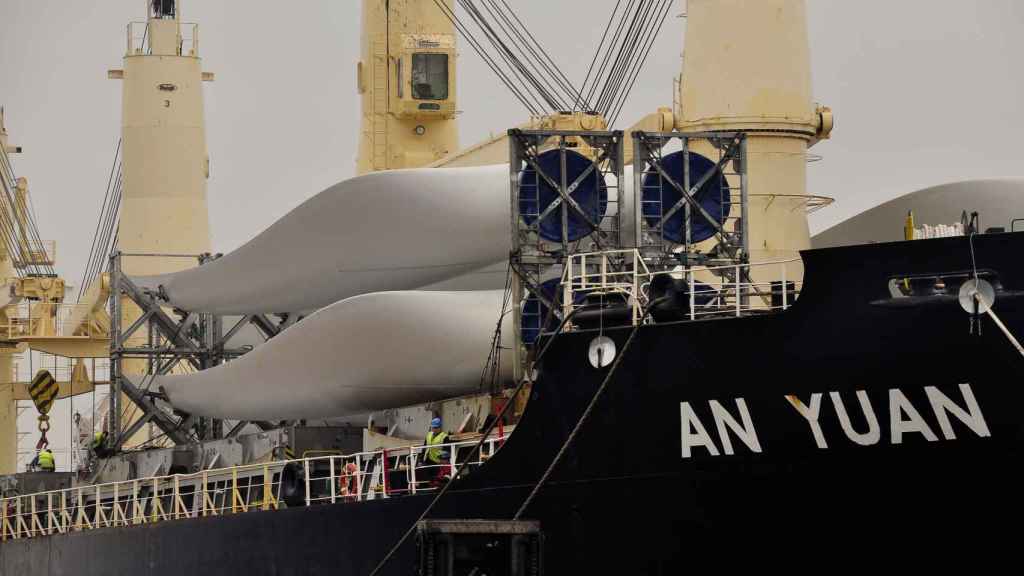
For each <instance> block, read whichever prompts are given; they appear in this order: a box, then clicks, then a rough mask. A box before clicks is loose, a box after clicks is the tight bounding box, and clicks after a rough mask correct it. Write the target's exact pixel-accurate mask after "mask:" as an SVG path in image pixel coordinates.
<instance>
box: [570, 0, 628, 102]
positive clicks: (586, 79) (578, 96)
mask: <svg viewBox="0 0 1024 576" xmlns="http://www.w3.org/2000/svg"><path fill="white" fill-rule="evenodd" d="M621 3H622V0H615V8H613V9H612V15H611V16H609V17H608V24H607V25H606V26H605V27H604V34H602V35H601V41H600V42H599V43H598V44H597V50H596V51H595V52H594V57H593V58H592V59H591V60H590V67H589V68H587V75H586V77H584V78H583V84H581V85H580V91H579V93H578V94H576V99H575V100H574V101H573V105H572V108H573V110H576V109H577V107H578V106H579V105H580V104H583V105H584V106H585V107H586V109H587V110H588V111H590V110H591V108H590V102H589V101H585V100H582V99H583V90H584V89H585V88H586V87H587V83H588V82H590V74H591V72H593V71H594V64H596V63H597V57H598V56H599V55H600V54H601V49H602V48H603V47H604V41H605V39H607V38H608V30H610V29H611V27H612V22H613V21H614V20H615V13H616V12H618V10H619V4H621ZM581 100H582V101H581Z"/></svg>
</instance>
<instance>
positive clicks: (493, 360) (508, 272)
mask: <svg viewBox="0 0 1024 576" xmlns="http://www.w3.org/2000/svg"><path fill="white" fill-rule="evenodd" d="M511 300H512V262H511V260H510V261H509V263H508V266H507V267H506V268H505V292H504V294H503V296H502V302H501V312H500V313H499V314H498V322H497V325H496V326H495V327H494V336H493V337H492V339H491V349H490V350H489V351H488V353H487V361H486V362H485V363H484V369H483V372H482V373H481V374H480V389H483V387H484V383H485V382H487V380H488V378H487V377H488V375H490V383H491V386H492V389H493V388H494V386H495V384H496V383H497V381H498V376H499V374H500V373H501V324H502V322H503V321H504V320H505V316H506V315H507V314H508V312H510V310H509V304H510V303H511Z"/></svg>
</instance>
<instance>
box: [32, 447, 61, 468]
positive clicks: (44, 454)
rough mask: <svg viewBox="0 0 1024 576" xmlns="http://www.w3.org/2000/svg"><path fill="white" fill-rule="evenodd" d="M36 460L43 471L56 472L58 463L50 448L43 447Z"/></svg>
mask: <svg viewBox="0 0 1024 576" xmlns="http://www.w3.org/2000/svg"><path fill="white" fill-rule="evenodd" d="M36 462H37V464H38V466H39V470H41V471H42V472H54V471H56V470H57V463H56V462H55V461H54V459H53V452H51V451H50V449H49V448H43V449H42V450H40V451H39V454H37V455H36Z"/></svg>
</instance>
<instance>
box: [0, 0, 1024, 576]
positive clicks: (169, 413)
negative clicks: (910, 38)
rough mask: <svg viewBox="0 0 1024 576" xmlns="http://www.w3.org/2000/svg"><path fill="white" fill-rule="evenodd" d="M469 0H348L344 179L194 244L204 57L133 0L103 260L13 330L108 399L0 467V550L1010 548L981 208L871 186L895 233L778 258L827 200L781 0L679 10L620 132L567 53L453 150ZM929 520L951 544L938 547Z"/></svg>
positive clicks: (525, 563) (743, 561) (573, 561)
mask: <svg viewBox="0 0 1024 576" xmlns="http://www.w3.org/2000/svg"><path fill="white" fill-rule="evenodd" d="M502 4H503V5H504V6H505V8H508V10H507V11H503V10H502V8H501V7H500V6H498V5H497V4H496V3H493V4H490V5H489V6H490V8H491V9H493V10H495V12H492V13H491V15H492V16H494V17H495V18H494V19H490V18H487V16H486V14H487V12H481V11H480V10H478V9H474V8H475V7H476V5H475V4H474V3H473V2H461V1H460V2H459V6H460V7H461V8H462V9H463V10H464V12H463V13H462V15H461V16H460V15H459V14H458V13H456V12H455V10H454V9H455V4H454V3H452V2H425V1H423V2H415V1H412V0H410V1H408V2H397V1H395V0H391V1H390V2H387V1H380V0H366V1H365V2H364V3H363V28H364V36H365V37H364V55H363V60H362V61H361V62H360V63H359V65H358V77H359V86H360V90H361V92H362V97H363V112H364V117H363V123H364V124H363V128H364V129H363V131H362V134H363V140H362V141H361V154H360V161H359V170H360V172H361V173H362V174H361V175H360V176H358V177H356V178H354V179H352V180H348V181H346V182H343V183H340V184H338V185H336V186H334V187H332V188H329V189H327V190H325V191H324V192H322V193H320V194H319V195H317V196H315V197H313V198H312V199H310V200H309V201H307V202H306V203H304V204H303V205H301V206H299V207H298V208H296V209H295V210H294V211H292V212H291V213H289V214H287V215H285V216H284V217H282V218H281V219H280V220H279V221H278V222H277V223H275V224H274V225H272V226H271V227H270V228H268V229H267V230H266V231H264V232H263V233H261V234H260V235H259V236H257V237H256V238H254V239H253V240H252V241H250V242H249V243H248V244H246V245H244V246H242V247H241V248H239V249H238V250H236V251H234V252H231V253H229V254H226V255H211V254H209V233H208V219H207V216H206V207H205V177H206V173H205V172H204V167H206V166H207V165H208V159H207V158H206V157H205V142H204V135H203V130H202V98H201V85H202V82H203V81H210V80H212V79H213V76H212V75H211V74H208V73H204V72H202V70H201V66H200V61H199V60H198V47H197V44H195V43H194V42H195V38H197V37H198V34H197V33H196V32H192V33H191V34H188V33H183V32H182V31H183V30H185V29H187V26H186V25H184V24H183V23H182V21H181V17H180V10H179V6H178V3H177V2H175V1H173V0H156V1H154V2H147V11H148V16H149V17H148V19H147V22H146V23H145V26H144V27H143V31H142V32H141V34H139V33H136V32H133V29H132V28H131V27H129V49H128V54H127V56H126V58H125V66H124V69H123V70H117V71H111V73H110V76H111V77H112V78H115V79H119V80H122V81H124V82H125V104H124V106H125V120H124V126H123V138H122V146H123V150H124V151H123V154H124V159H123V168H122V173H123V179H124V191H123V199H120V198H119V199H118V201H117V202H116V204H118V205H120V212H119V214H120V222H121V224H120V225H119V226H118V227H117V233H116V234H113V235H107V236H108V237H107V239H106V240H102V237H103V236H104V235H102V234H101V235H100V236H101V240H100V241H99V242H94V244H97V245H99V248H98V249H97V250H98V253H99V255H100V258H99V261H101V262H102V263H103V265H102V266H100V267H99V269H98V270H97V272H98V273H97V274H96V276H95V279H94V280H93V281H92V282H91V283H90V284H89V286H88V289H87V290H85V291H84V292H85V293H84V295H83V299H82V300H80V304H79V306H77V307H75V308H74V309H73V310H70V311H69V312H68V314H67V315H66V317H65V318H64V330H65V333H60V334H51V335H47V338H48V340H47V341H46V342H40V341H35V342H34V343H32V341H29V338H30V336H28V335H18V338H19V339H21V340H25V341H29V342H30V345H35V346H41V347H42V346H49V347H50V348H51V349H56V347H57V345H58V344H60V345H62V346H66V347H68V348H69V349H70V347H71V346H72V345H74V346H79V347H86V346H93V345H94V344H95V341H96V340H99V341H100V342H101V343H102V344H103V345H106V346H108V350H109V358H110V361H111V377H110V382H111V395H110V400H109V410H108V413H107V414H108V416H107V417H106V418H105V419H104V423H103V428H102V429H101V430H97V434H96V435H95V436H93V435H92V434H90V435H88V436H87V443H88V446H87V448H88V450H89V452H90V455H89V457H88V458H87V461H86V464H85V465H83V466H82V468H81V469H80V470H78V471H77V472H75V473H72V474H62V473H54V472H45V471H44V472H34V473H31V474H26V475H18V477H14V478H12V479H10V480H9V481H7V483H6V484H5V485H4V486H5V493H4V497H3V500H2V502H0V517H2V523H0V527H2V532H0V534H2V542H0V573H2V574H68V573H74V574H122V573H142V574H157V575H160V574H182V573H226V574H236V573H237V574H243V573H245V574H319V573H338V574H353V575H356V574H359V575H362V574H368V575H372V574H423V575H442V574H445V575H483V574H506V575H517V576H518V575H538V574H568V573H572V574H576V573H581V574H609V573H623V574H675V573H679V572H682V571H684V570H686V569H687V568H691V567H693V566H701V567H703V566H705V565H714V566H717V567H718V569H723V568H724V569H727V570H728V569H734V570H736V569H749V568H758V567H761V568H763V567H765V566H772V567H775V566H783V565H798V566H801V565H802V566H803V567H804V568H806V569H817V567H818V566H820V567H822V568H827V567H830V566H833V565H836V563H837V562H839V561H840V559H841V561H842V563H843V565H845V566H847V567H855V566H858V565H861V564H863V565H864V566H867V565H869V564H877V563H878V562H884V560H882V558H881V557H880V555H881V554H883V553H886V554H889V553H894V552H895V553H899V554H903V555H904V556H903V560H908V561H912V562H913V563H914V565H915V566H930V565H935V564H938V563H939V562H938V561H940V560H945V559H947V558H954V557H957V558H965V557H967V556H969V555H971V554H983V555H984V556H985V557H986V558H996V557H1001V556H1005V555H1006V550H1005V549H1000V548H999V546H1000V543H1001V542H1002V540H1001V538H1000V537H999V535H998V533H997V530H996V529H995V527H994V525H993V518H995V517H998V516H1001V515H1003V514H1004V513H1005V512H1009V515H1010V516H1011V517H1012V515H1013V514H1014V513H1015V512H1016V507H1017V505H1016V500H1017V499H1016V498H1015V497H1014V491H1013V490H1014V485H1015V484H1016V483H1017V482H1018V480H1019V479H1020V478H1019V476H1020V475H1019V474H1018V473H1017V467H1016V464H1015V458H1016V457H1017V456H1018V454H1019V452H1020V450H1021V447H1022V439H1024V435H1022V432H1024V430H1022V426H1021V422H1020V418H1019V417H1018V415H1017V414H1016V410H1015V407H1016V406H1017V405H1018V400H1019V396H1020V394H1021V393H1020V392H1019V391H1018V389H1017V388H1016V387H1015V386H1014V385H1013V375H1014V374H1016V373H1017V372H1018V371H1019V370H1020V369H1021V367H1022V362H1024V348H1022V347H1021V344H1020V343H1019V341H1018V340H1017V337H1016V334H1019V333H1020V330H1021V328H1022V327H1024V308H1022V305H1021V300H1020V296H1021V295H1022V294H1024V271H1022V270H1021V267H1020V264H1019V254H1020V253H1021V250H1022V249H1024V235H1022V234H1020V233H1017V232H1014V231H1013V222H1012V221H1011V222H1008V223H1007V224H1008V226H1007V227H999V226H992V227H990V228H986V229H982V228H981V227H980V224H978V221H977V218H974V219H972V218H970V216H969V215H968V214H964V219H963V221H962V222H956V223H955V225H950V226H945V223H944V222H932V223H934V224H943V225H944V226H945V227H943V228H942V229H943V230H947V229H948V233H946V232H944V233H943V234H942V236H943V237H934V238H921V237H922V236H932V235H933V234H931V233H930V232H929V233H927V234H925V233H923V232H921V231H922V230H931V228H925V227H920V226H919V225H920V224H921V223H920V222H915V221H914V218H913V215H906V214H903V213H902V208H899V209H898V210H897V216H896V221H895V222H894V226H895V227H896V228H897V229H899V230H900V232H901V233H902V234H903V237H904V238H905V239H903V240H895V241H886V242H877V243H865V242H861V243H856V244H852V245H845V246H843V245H837V246H834V247H828V248H811V238H810V234H809V230H808V226H807V217H806V214H807V212H808V211H809V210H814V209H817V208H819V207H821V206H822V205H824V204H827V203H828V202H829V201H830V199H827V198H822V197H816V196H812V195H809V194H807V193H806V183H805V180H806V163H807V158H808V157H807V150H808V148H809V147H810V146H813V145H814V144H815V143H816V142H818V141H820V140H822V139H825V138H829V137H830V135H831V131H832V124H833V120H832V112H831V110H829V109H828V108H827V107H824V106H820V105H817V104H814V103H813V102H812V100H811V97H810V81H809V48H808V46H807V42H806V22H805V20H806V18H805V8H804V5H803V2H802V1H800V0H764V1H757V2H753V1H752V2H742V1H736V2H716V1H713V0H690V2H689V3H688V5H687V10H686V15H687V27H688V33H687V35H686V47H685V54H686V60H685V67H684V75H683V81H682V82H681V83H680V86H679V92H678V102H677V103H676V105H674V106H673V107H671V108H664V109H659V110H658V111H656V112H655V113H652V114H650V115H649V116H647V117H645V118H643V119H641V120H640V121H639V122H637V123H635V124H634V125H632V126H630V127H629V128H628V129H626V130H617V129H615V128H614V118H615V116H616V115H617V110H616V106H617V104H616V103H617V102H620V101H621V99H623V98H625V97H628V90H629V89H628V85H629V83H628V82H627V83H622V82H609V83H606V84H602V83H601V81H599V80H595V81H594V86H596V87H597V88H595V90H594V92H596V93H604V94H605V96H604V97H603V98H602V97H598V98H597V99H596V100H591V101H587V102H576V103H574V106H575V107H571V106H570V107H567V109H559V107H558V104H559V103H560V102H559V97H558V96H557V89H556V88H553V87H551V86H548V87H549V88H550V89H549V90H537V91H536V94H534V95H535V96H537V97H538V99H539V102H540V103H541V104H544V103H546V104H548V107H549V108H550V109H549V110H547V113H546V114H543V115H537V116H534V117H532V118H531V119H530V120H529V121H528V122H526V123H524V124H523V125H521V126H518V127H515V128H512V129H510V130H509V131H508V132H507V133H506V134H503V135H500V136H497V137H495V138H492V139H491V140H489V141H487V142H484V143H481V144H478V145H476V146H473V147H470V148H467V149H464V150H461V151H460V150H459V149H458V143H457V141H456V140H455V132H454V124H453V122H454V120H455V116H456V114H455V110H456V108H455V103H454V90H450V89H449V85H450V83H451V81H452V80H453V78H454V77H455V67H454V66H455V31H456V30H458V31H459V32H460V33H461V34H463V35H464V37H465V38H466V39H467V41H468V42H469V43H470V44H472V45H473V46H474V49H476V50H479V51H481V52H482V53H481V56H482V57H484V58H485V59H486V58H487V56H485V54H487V52H486V50H485V49H483V48H481V43H480V42H479V41H476V38H474V36H473V33H472V31H471V29H470V28H469V27H467V26H466V25H467V24H468V23H469V22H470V21H472V22H474V23H477V24H482V25H481V26H480V28H478V29H477V30H480V31H482V32H477V34H483V35H485V36H486V37H487V38H488V39H492V40H493V39H495V38H497V39H498V40H500V38H501V36H498V35H497V34H495V36H493V37H492V36H489V35H487V32H486V30H487V29H488V26H486V25H485V24H490V26H492V28H491V30H492V32H493V31H494V28H493V27H495V26H498V25H497V24H495V22H503V23H505V24H506V25H507V26H508V28H506V30H509V31H510V32H511V31H514V30H519V33H518V34H513V35H511V36H506V37H505V38H519V39H521V40H522V41H523V42H524V43H526V42H528V40H527V36H525V35H523V32H527V31H526V29H525V26H523V27H521V28H516V24H515V22H517V21H518V20H517V19H516V18H515V17H514V12H513V11H512V9H511V7H509V6H508V5H507V4H505V3H502ZM630 4H631V5H632V4H633V3H632V2H631V3H630ZM671 4H672V3H671V2H658V1H652V2H639V3H638V5H637V6H632V7H630V6H627V7H623V8H622V9H621V10H620V4H619V3H617V4H616V6H615V8H614V10H613V14H612V17H611V19H610V20H609V29H610V30H613V31H614V30H615V29H616V25H617V23H620V22H621V26H620V28H621V34H616V37H613V38H612V40H611V41H610V45H609V47H608V48H607V53H608V54H609V57H608V61H609V62H612V61H616V60H621V61H622V62H623V64H621V67H620V68H619V69H620V72H614V65H613V67H612V68H610V69H609V70H608V72H607V76H606V78H613V77H615V76H616V75H619V76H620V79H621V75H626V77H628V72H629V71H630V70H631V69H632V68H631V65H630V64H629V63H630V62H633V63H635V64H637V65H639V66H642V62H643V50H642V46H643V44H644V42H642V41H641V40H643V39H645V38H648V37H649V36H650V35H656V34H657V31H658V30H659V29H660V27H661V23H663V22H664V20H665V18H666V17H667V15H668V14H669V12H670V10H671ZM498 15H501V16H503V17H501V16H498ZM630 22H636V25H635V26H632V25H630V24H629V23H630ZM519 24H520V25H521V24H522V23H521V22H519ZM186 40H188V41H186ZM506 41H507V40H506ZM533 42H536V40H535V39H533ZM537 45H538V46H539V44H537ZM493 46H494V48H495V49H497V50H502V48H501V47H502V46H504V47H505V48H508V46H507V45H506V44H505V41H497V42H495V43H494V44H493ZM638 46H639V47H638ZM506 54H511V51H508V52H506ZM601 55H602V51H601V49H599V50H598V55H597V56H596V57H595V61H600V60H601V58H600V56H601ZM522 58H523V59H527V58H528V57H527V56H526V55H525V54H523V55H522ZM517 61H518V60H517ZM535 63H537V64H538V65H539V60H538V61H537V62H535ZM509 64H510V65H511V66H513V67H514V68H516V69H517V70H519V71H520V73H523V74H525V73H526V70H527V67H526V66H516V65H515V64H513V63H509ZM520 64H522V63H520ZM541 68H542V66H541ZM556 75H557V72H551V77H554V76H556ZM540 76H541V73H540V72H537V76H532V75H531V76H530V81H529V82H526V83H525V84H527V85H532V86H534V87H535V88H537V87H540V86H541V85H544V84H547V83H546V82H544V81H543V78H541V77H540ZM600 76H601V73H598V77H600ZM392 79H394V80H393V81H392ZM505 79H506V80H507V76H506V77H505ZM548 79H549V80H550V79H551V78H550V77H549V78H548ZM510 82H511V81H510ZM615 85H619V86H620V88H615V87H614V86H615ZM585 87H586V82H585V83H584V88H585ZM606 88H607V90H606ZM621 90H624V91H621ZM583 93H585V90H578V91H575V90H567V91H566V94H565V96H571V95H572V94H583ZM548 100H550V101H548ZM4 145H5V147H6V141H5V142H4ZM154 162H158V164H159V166H160V167H161V168H160V170H152V167H153V166H154V165H155V164H154ZM142 166H149V167H150V170H148V171H147V170H143V169H142V168H141V167H142ZM965 189H966V190H968V191H970V190H971V189H972V188H971V187H969V186H968V187H965ZM920 202H921V203H925V202H927V198H923V199H921V200H920ZM1007 209H1008V210H1009V209H1011V208H1010V207H1007ZM114 210H117V208H114ZM889 214H891V212H890V213H889ZM930 216H931V215H930ZM957 216H958V217H959V213H957ZM995 216H996V215H993V217H995ZM999 216H1000V217H1002V216H1005V215H999ZM919 217H920V215H919ZM939 217H942V218H948V216H946V215H945V213H942V215H941V216H939ZM879 218H884V219H888V218H891V215H890V216H884V217H879ZM1010 219H1012V215H1011V216H1010ZM384 229H386V230H388V231H389V232H390V234H389V235H382V234H381V230H384ZM1007 229H1008V230H1010V231H1009V232H1007V231H1006V230H1007ZM842 234H843V232H842V231H837V232H835V233H833V234H832V236H831V238H832V239H833V241H835V237H837V236H838V235H842ZM845 234H847V235H848V236H849V235H851V234H852V233H851V232H849V231H847V232H845ZM835 243H837V244H841V243H842V242H841V241H835ZM197 263H198V265H195V264H197ZM101 312H102V313H101ZM104 320H105V321H106V325H107V331H106V332H105V335H106V337H107V338H108V339H109V340H104V339H103V338H102V337H97V334H96V332H95V331H96V330H97V328H98V327H102V326H103V325H104ZM144 327H145V329H144ZM252 330H255V331H257V332H259V333H261V334H262V335H263V337H262V338H260V340H259V341H258V342H256V344H255V345H251V344H243V343H242V342H241V340H240V338H241V336H243V335H244V333H246V332H247V331H252ZM58 332H59V331H58ZM101 336H102V335H101ZM62 338H63V339H62ZM80 354H84V353H80ZM39 382H40V385H39V386H38V387H34V388H38V389H40V390H42V389H44V388H45V387H46V384H45V382H46V381H45V379H41V380H39ZM54 389H56V388H54ZM55 394H56V393H55ZM35 398H36V397H35V396H33V399H35ZM51 400H52V399H51ZM37 405H39V403H38V402H37ZM40 411H41V413H42V414H43V415H45V410H42V409H40ZM150 428H151V429H152V431H149V432H147V429H150ZM428 430H430V435H429V436H428V437H427V439H426V442H424V439H423V434H425V433H427V431H428ZM104 431H105V432H106V433H105V434H104V433H103V432H104ZM147 433H148V438H144V439H140V435H145V434H147ZM1004 511H1005V512H1004ZM940 532H941V533H940ZM949 533H955V535H956V540H957V546H958V548H950V549H946V550H943V551H942V552H941V553H937V552H936V551H935V550H934V549H932V544H931V541H932V540H933V539H934V540H940V539H942V538H943V537H944V536H945V535H947V534H949ZM922 537H923V538H922ZM920 540H924V541H926V542H925V543H922V542H921V541H920ZM892 562H893V564H894V565H897V564H900V563H901V560H900V558H897V559H894V560H892ZM800 563H802V564H800ZM829 563H831V564H829Z"/></svg>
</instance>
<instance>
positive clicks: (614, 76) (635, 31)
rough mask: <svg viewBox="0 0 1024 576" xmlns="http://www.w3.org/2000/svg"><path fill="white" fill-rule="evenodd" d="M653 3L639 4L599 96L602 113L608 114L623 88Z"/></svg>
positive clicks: (598, 103) (598, 104)
mask: <svg viewBox="0 0 1024 576" xmlns="http://www.w3.org/2000/svg"><path fill="white" fill-rule="evenodd" d="M653 5H654V4H653V0H652V1H651V2H649V3H644V2H643V1H642V0H641V2H640V4H638V5H637V10H636V13H635V14H634V15H633V20H632V22H630V26H629V30H628V32H627V34H626V37H625V39H624V40H623V43H622V46H621V47H620V50H619V52H618V54H617V55H616V57H615V62H614V64H613V65H612V71H611V72H610V73H609V77H608V80H607V82H605V85H604V88H603V89H602V90H601V94H600V96H599V98H598V102H597V108H598V110H600V111H601V114H602V115H607V114H608V111H609V108H610V105H611V100H612V99H613V98H614V95H615V94H617V93H618V91H619V90H621V87H622V79H623V77H624V76H625V73H626V68H627V67H628V65H629V62H631V61H632V59H633V55H634V53H635V52H636V47H637V45H638V42H639V41H640V36H641V34H642V33H643V30H644V29H645V28H646V26H647V20H648V18H649V17H650V11H651V8H652V7H653Z"/></svg>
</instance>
